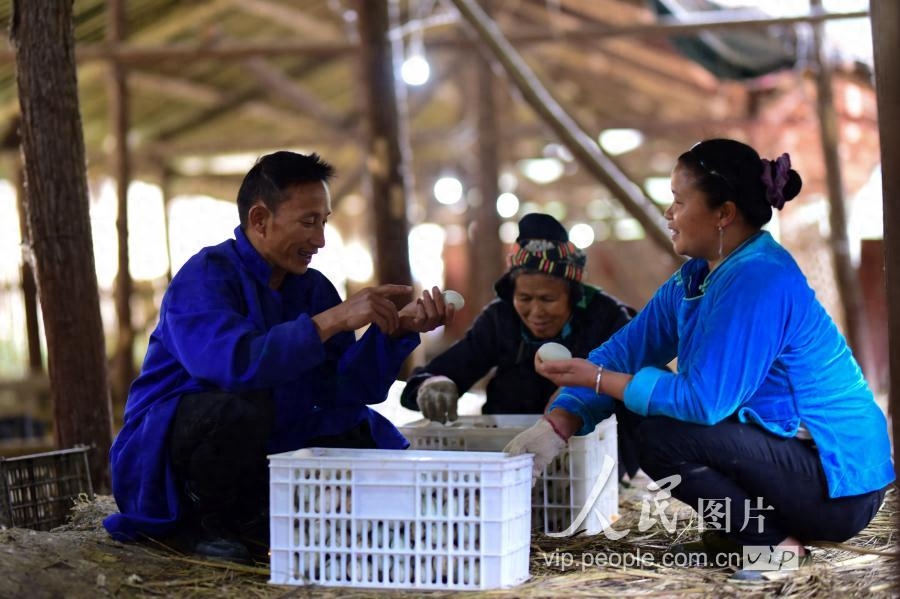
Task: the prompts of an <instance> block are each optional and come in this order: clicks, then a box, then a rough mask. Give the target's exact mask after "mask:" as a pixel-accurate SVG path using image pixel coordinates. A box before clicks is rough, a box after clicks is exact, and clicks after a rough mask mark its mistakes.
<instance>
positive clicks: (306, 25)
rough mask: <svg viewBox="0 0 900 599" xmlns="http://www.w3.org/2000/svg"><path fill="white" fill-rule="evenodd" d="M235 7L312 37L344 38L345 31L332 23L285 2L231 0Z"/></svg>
mask: <svg viewBox="0 0 900 599" xmlns="http://www.w3.org/2000/svg"><path fill="white" fill-rule="evenodd" d="M229 1H230V2H231V4H232V6H234V8H236V9H238V10H240V11H243V12H245V13H249V14H252V15H255V16H257V17H263V18H264V19H268V20H269V21H271V22H272V23H273V24H275V25H280V26H282V27H287V28H289V29H292V30H293V31H295V32H296V33H299V34H300V35H303V36H305V37H307V38H311V39H318V40H322V39H325V40H327V39H335V38H338V39H340V38H342V37H343V33H342V31H341V30H339V29H338V28H336V27H333V26H332V24H331V23H328V22H326V21H322V20H321V19H314V18H312V17H310V16H309V14H308V12H305V11H301V10H296V9H294V8H290V7H289V6H285V5H283V4H276V3H274V2H268V1H267V0H229Z"/></svg>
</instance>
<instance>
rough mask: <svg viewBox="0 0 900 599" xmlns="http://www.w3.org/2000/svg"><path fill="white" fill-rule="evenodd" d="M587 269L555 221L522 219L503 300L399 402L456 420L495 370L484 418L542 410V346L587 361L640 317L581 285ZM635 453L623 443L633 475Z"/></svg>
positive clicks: (546, 393) (547, 390)
mask: <svg viewBox="0 0 900 599" xmlns="http://www.w3.org/2000/svg"><path fill="white" fill-rule="evenodd" d="M584 264H585V255H584V252H582V251H581V250H578V249H577V248H575V246H574V245H573V244H572V243H571V242H570V241H569V236H568V233H567V232H566V230H565V229H564V228H563V226H562V225H561V224H560V223H559V222H558V221H557V220H556V219H554V218H553V217H552V216H549V215H547V214H527V215H525V216H524V217H522V220H521V221H519V237H518V238H517V239H516V247H515V252H514V253H513V254H512V255H511V256H510V269H509V270H508V271H507V272H506V274H504V275H503V277H501V278H500V280H498V281H497V283H496V284H495V285H494V289H495V290H496V292H497V299H495V300H493V301H492V302H491V303H490V304H488V305H487V306H486V307H485V308H484V310H483V311H482V312H481V314H479V315H478V318H476V319H475V322H474V323H473V324H472V327H471V328H470V329H469V330H468V331H467V333H466V335H465V337H464V338H463V339H461V340H460V341H458V342H457V343H455V344H454V345H453V346H451V347H450V348H449V349H447V350H446V351H445V352H443V353H442V354H440V355H439V356H437V357H435V358H434V359H433V360H431V361H430V362H429V363H428V364H425V365H424V366H422V367H420V368H417V369H415V370H414V371H413V373H412V376H411V377H410V378H409V380H408V381H407V383H406V387H405V388H404V390H403V394H402V395H401V398H400V403H401V404H402V405H403V406H404V407H406V408H409V409H411V410H420V411H421V412H422V414H423V415H424V416H425V417H426V418H428V419H430V420H436V421H439V422H445V421H447V420H456V418H457V409H456V408H457V401H458V399H459V395H460V394H461V393H465V392H466V391H467V390H469V389H470V388H471V387H472V385H474V384H475V383H476V382H477V381H478V380H480V379H481V378H482V377H484V376H485V375H486V374H488V373H489V372H490V371H491V369H496V370H495V371H494V374H493V376H492V377H491V379H490V381H489V382H488V384H487V401H486V402H485V404H484V407H483V408H482V412H483V413H485V414H541V413H543V412H544V408H545V407H546V406H547V403H548V401H549V400H550V398H551V396H552V395H553V394H554V392H555V391H556V386H555V385H554V384H553V383H552V382H550V381H549V380H548V379H546V378H544V377H542V376H540V375H538V374H537V373H536V372H535V369H534V355H535V352H536V351H537V349H538V348H539V347H540V346H541V345H543V344H544V343H547V342H549V341H555V342H557V343H560V344H562V345H564V346H566V347H567V348H568V349H569V351H571V352H572V355H573V356H575V357H585V356H587V354H588V352H590V351H591V349H593V348H594V347H596V346H597V345H598V344H600V343H603V342H604V341H606V340H607V339H608V338H609V337H610V336H611V335H612V334H613V333H615V332H616V331H618V330H619V329H620V328H621V327H622V326H624V325H625V324H626V323H627V322H628V321H629V320H631V317H632V316H634V314H635V312H634V310H633V309H632V308H630V307H628V306H625V305H624V304H622V303H620V302H619V301H618V300H616V299H615V298H613V297H611V296H609V295H607V294H605V293H603V291H601V290H600V289H597V288H596V287H592V286H590V285H586V284H584V283H582V282H581V278H582V274H583V271H584ZM630 453H631V452H629V451H625V450H624V447H623V443H622V441H620V454H621V455H620V462H622V465H623V466H625V467H626V468H627V470H628V471H629V473H630V474H633V473H634V471H635V470H636V467H632V466H633V464H632V463H631V462H632V461H633V460H632V459H631V457H630ZM634 461H635V462H636V460H634Z"/></svg>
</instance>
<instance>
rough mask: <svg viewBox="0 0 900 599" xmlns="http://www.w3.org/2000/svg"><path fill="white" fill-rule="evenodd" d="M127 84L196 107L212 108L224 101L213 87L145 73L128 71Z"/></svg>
mask: <svg viewBox="0 0 900 599" xmlns="http://www.w3.org/2000/svg"><path fill="white" fill-rule="evenodd" d="M128 82H129V83H130V84H132V85H134V86H135V87H139V88H142V89H144V90H145V91H147V92H149V93H159V94H163V95H166V96H169V97H171V98H174V99H177V100H184V101H185V102H188V103H190V104H196V105H198V106H214V105H216V104H219V103H221V102H222V101H223V100H224V99H225V94H224V93H222V92H221V91H220V90H218V89H216V88H215V87H211V86H209V85H202V84H200V83H194V82H193V81H188V80H187V79H181V78H179V77H167V76H165V75H158V74H156V73H148V72H146V71H129V73H128Z"/></svg>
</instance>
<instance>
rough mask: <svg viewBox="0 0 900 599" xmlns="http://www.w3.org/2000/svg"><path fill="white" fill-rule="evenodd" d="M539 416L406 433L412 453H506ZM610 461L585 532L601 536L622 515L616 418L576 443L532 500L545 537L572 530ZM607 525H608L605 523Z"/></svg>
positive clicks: (480, 419)
mask: <svg viewBox="0 0 900 599" xmlns="http://www.w3.org/2000/svg"><path fill="white" fill-rule="evenodd" d="M538 418H540V415H539V414H491V415H483V416H460V417H459V419H458V420H456V421H454V422H452V423H448V424H440V423H438V422H431V421H429V420H418V421H416V422H413V423H411V424H409V425H407V426H402V427H400V429H399V430H400V432H401V433H403V435H404V436H405V437H406V438H407V439H409V442H410V449H436V450H451V451H503V448H504V447H506V444H507V443H509V441H510V440H512V438H513V437H515V436H516V435H517V434H519V433H520V432H522V431H523V430H525V429H526V428H529V427H530V426H532V425H533V424H534V423H535V422H537V419H538ZM604 456H609V457H610V458H612V459H613V461H614V462H615V463H616V467H614V468H613V472H612V475H611V478H612V480H611V481H609V483H608V484H607V485H606V486H605V487H604V488H603V491H602V493H601V494H600V496H599V497H598V498H597V500H596V502H595V503H594V505H593V506H592V507H591V508H589V509H590V511H589V512H588V515H587V517H586V518H585V519H584V522H583V523H582V524H581V526H580V527H579V530H580V529H584V531H585V533H586V534H589V535H593V534H597V533H599V532H601V531H602V530H603V528H604V525H605V524H608V523H610V522H612V521H613V520H614V519H615V518H616V517H617V515H618V508H619V485H618V484H617V482H618V481H617V470H618V456H619V450H618V445H617V434H616V418H615V416H612V417H610V418H608V419H607V420H604V421H603V422H601V423H600V424H598V425H597V427H596V428H595V429H594V431H593V432H592V433H591V434H589V435H584V436H580V437H572V438H570V439H569V444H568V447H567V449H566V450H564V451H563V452H562V453H561V454H560V455H559V456H557V458H556V459H555V460H553V461H552V462H551V463H550V465H549V466H547V468H546V469H545V470H544V472H543V473H542V475H541V477H540V478H539V479H538V481H537V484H535V486H534V489H533V494H532V508H533V510H532V513H531V518H532V522H531V525H532V528H533V529H534V530H540V531H543V532H545V533H554V532H562V531H564V530H566V529H567V528H568V527H569V525H570V524H571V523H572V522H573V520H574V519H575V518H576V517H577V516H578V514H579V512H580V511H581V509H582V507H583V506H584V504H585V502H586V501H587V500H588V498H589V497H590V495H591V491H592V490H593V487H594V484H595V483H596V481H597V478H598V476H599V475H600V473H601V469H602V466H603V460H604ZM604 520H605V522H604Z"/></svg>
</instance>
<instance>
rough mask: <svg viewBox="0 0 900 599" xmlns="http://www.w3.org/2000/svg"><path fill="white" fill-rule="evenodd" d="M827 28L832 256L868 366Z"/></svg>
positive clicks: (852, 338) (824, 63) (854, 344)
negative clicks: (839, 149)
mask: <svg viewBox="0 0 900 599" xmlns="http://www.w3.org/2000/svg"><path fill="white" fill-rule="evenodd" d="M821 2H822V0H813V1H812V6H813V7H817V6H821ZM823 37H824V25H822V24H817V25H813V44H814V50H815V51H814V54H815V58H814V60H815V63H816V113H817V114H818V117H819V129H820V131H821V137H822V151H823V154H824V157H825V177H826V181H827V184H828V201H829V202H828V203H829V222H830V225H831V252H832V257H833V260H834V273H835V280H836V281H837V286H838V294H839V295H840V297H841V304H843V307H844V329H845V333H846V336H847V341H848V343H849V344H850V347H851V348H852V349H853V353H854V354H855V355H856V358H857V360H858V361H859V363H860V364H862V365H863V366H866V365H867V364H868V361H869V360H868V355H867V354H868V343H866V339H865V321H864V318H865V313H864V312H863V298H862V292H861V291H860V287H859V277H858V276H857V273H856V269H855V268H853V264H852V263H851V262H850V240H849V238H848V235H847V209H846V207H845V206H844V181H843V176H842V174H841V158H840V155H839V154H838V146H839V144H840V133H839V132H838V119H837V114H836V113H835V110H834V92H833V89H832V86H831V67H830V66H829V65H828V59H827V57H826V56H825V47H824V46H825V45H824V43H823Z"/></svg>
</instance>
